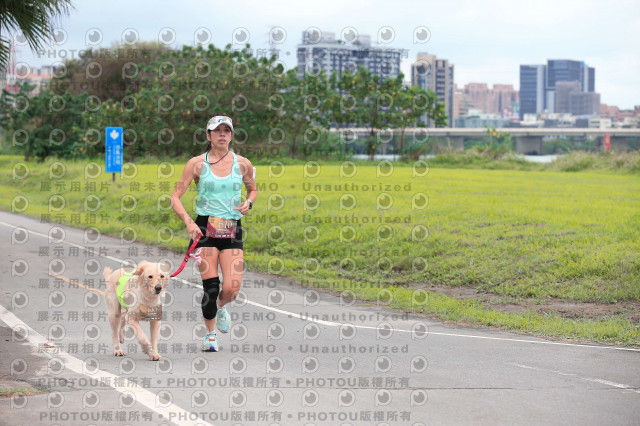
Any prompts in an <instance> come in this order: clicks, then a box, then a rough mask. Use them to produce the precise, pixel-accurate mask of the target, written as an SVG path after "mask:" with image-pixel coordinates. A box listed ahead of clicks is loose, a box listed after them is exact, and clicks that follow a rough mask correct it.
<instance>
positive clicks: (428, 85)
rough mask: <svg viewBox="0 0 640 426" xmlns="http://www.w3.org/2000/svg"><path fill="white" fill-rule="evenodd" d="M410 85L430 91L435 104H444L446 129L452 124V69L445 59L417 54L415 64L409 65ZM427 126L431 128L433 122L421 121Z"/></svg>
mask: <svg viewBox="0 0 640 426" xmlns="http://www.w3.org/2000/svg"><path fill="white" fill-rule="evenodd" d="M411 85H412V86H418V87H420V88H422V89H425V90H427V91H429V90H432V91H434V92H435V93H436V96H437V98H438V100H437V103H440V102H442V103H444V109H445V113H446V114H447V116H448V123H447V126H448V127H452V126H453V124H454V108H453V107H454V105H453V99H454V95H453V94H454V67H453V65H452V64H449V61H448V60H447V59H438V58H437V57H436V55H431V54H428V53H418V56H417V57H416V62H414V63H413V64H412V65H411ZM423 122H426V123H427V126H433V125H434V122H433V120H430V119H427V118H426V117H425V118H424V119H423Z"/></svg>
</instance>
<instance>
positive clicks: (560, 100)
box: [555, 81, 580, 113]
mask: <svg viewBox="0 0 640 426" xmlns="http://www.w3.org/2000/svg"><path fill="white" fill-rule="evenodd" d="M579 92H580V82H579V81H558V82H557V83H556V109H555V112H559V113H570V112H571V105H570V101H571V95H572V94H573V93H579Z"/></svg>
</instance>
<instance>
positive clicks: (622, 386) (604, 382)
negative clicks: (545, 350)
mask: <svg viewBox="0 0 640 426" xmlns="http://www.w3.org/2000/svg"><path fill="white" fill-rule="evenodd" d="M506 364H508V365H513V366H516V367H520V368H526V369H528V370H534V371H543V372H546V373H555V374H558V375H561V376H572V377H576V378H578V379H580V380H584V381H586V382H594V383H600V384H602V385H607V386H611V387H614V388H618V389H624V390H630V391H631V392H635V393H640V389H638V388H637V387H633V386H629V385H625V384H622V383H616V382H612V381H610V380H604V379H596V378H592V377H580V376H578V375H577V374H575V373H565V372H563V371H558V370H551V369H548V368H541V367H532V366H530V365H524V364H518V363H515V362H507V363H506Z"/></svg>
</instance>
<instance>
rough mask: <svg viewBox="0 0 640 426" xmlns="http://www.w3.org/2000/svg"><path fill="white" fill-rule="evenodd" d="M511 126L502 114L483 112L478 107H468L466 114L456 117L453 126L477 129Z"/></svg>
mask: <svg viewBox="0 0 640 426" xmlns="http://www.w3.org/2000/svg"><path fill="white" fill-rule="evenodd" d="M509 126H511V121H510V120H509V119H507V118H504V117H503V116H502V114H485V113H484V112H482V110H480V109H470V110H469V111H468V113H467V115H466V116H464V117H458V118H456V122H455V127H456V128H463V129H478V128H483V127H495V128H496V129H498V128H504V127H509Z"/></svg>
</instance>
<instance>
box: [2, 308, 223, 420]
mask: <svg viewBox="0 0 640 426" xmlns="http://www.w3.org/2000/svg"><path fill="white" fill-rule="evenodd" d="M0 320H2V321H3V322H4V323H5V324H7V326H9V327H10V328H11V329H14V328H15V327H18V326H20V327H22V329H26V330H27V331H28V334H27V341H28V342H29V343H31V344H32V345H33V346H34V347H35V348H36V349H37V348H38V347H39V345H44V344H45V343H47V342H48V341H47V339H45V338H44V336H42V335H41V334H39V333H38V332H37V331H35V330H34V329H33V328H31V327H29V326H28V325H27V324H26V323H25V322H24V321H22V320H21V319H20V318H18V317H16V316H15V315H14V314H13V313H12V312H9V311H8V310H7V309H6V308H5V307H4V306H2V305H0ZM45 355H47V356H49V357H51V358H53V356H51V354H47V353H45ZM55 357H56V358H58V359H60V360H61V361H62V362H63V365H64V368H65V369H66V368H68V369H69V370H71V371H73V372H75V373H78V374H83V375H86V376H87V377H91V378H95V379H99V380H100V381H101V382H102V383H104V382H105V381H106V383H108V384H109V385H110V386H111V387H112V388H113V389H115V390H116V391H118V392H120V393H124V392H127V393H132V394H134V396H135V400H136V402H139V403H140V404H142V405H144V406H146V407H147V408H149V409H151V410H152V411H155V412H156V413H158V414H160V415H162V416H163V420H165V421H171V420H170V419H172V418H178V419H180V424H181V425H182V424H185V425H192V426H197V425H211V424H210V423H207V422H206V421H204V420H202V419H200V418H198V419H196V420H195V421H192V420H188V419H190V418H192V415H191V413H190V412H189V411H186V410H184V409H182V408H180V407H178V406H177V405H175V404H173V403H170V404H168V405H167V406H166V407H156V394H154V393H153V392H150V391H148V390H146V389H144V388H140V387H138V386H137V385H135V384H134V383H133V382H131V381H130V380H129V379H127V378H126V377H120V376H118V375H116V374H111V373H107V372H106V371H102V370H98V371H96V372H95V373H92V374H91V376H89V375H88V374H87V373H86V372H85V371H83V370H84V368H83V367H84V362H82V361H81V360H79V359H78V358H76V357H74V356H71V355H69V354H68V353H66V352H64V351H62V350H60V351H58V352H56V356H55ZM149 362H152V361H149ZM116 377H117V378H119V379H123V380H124V381H125V383H126V384H125V385H124V386H123V387H116V385H115V382H116V381H115V378H116Z"/></svg>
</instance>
